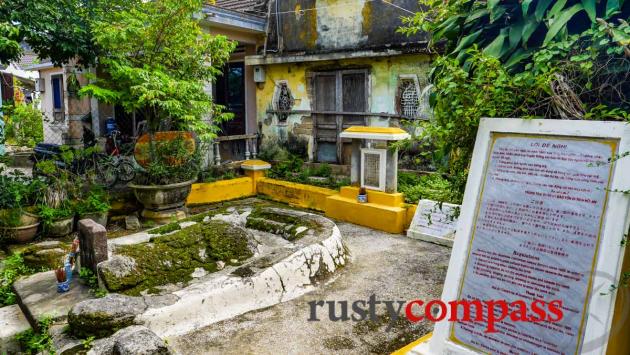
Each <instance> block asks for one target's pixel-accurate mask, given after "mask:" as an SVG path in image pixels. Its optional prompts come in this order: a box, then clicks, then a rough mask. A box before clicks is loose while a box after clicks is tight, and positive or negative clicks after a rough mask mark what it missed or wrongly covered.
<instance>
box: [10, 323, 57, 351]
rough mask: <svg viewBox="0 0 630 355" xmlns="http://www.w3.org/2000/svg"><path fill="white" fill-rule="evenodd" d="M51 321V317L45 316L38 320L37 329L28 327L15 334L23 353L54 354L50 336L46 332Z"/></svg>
mask: <svg viewBox="0 0 630 355" xmlns="http://www.w3.org/2000/svg"><path fill="white" fill-rule="evenodd" d="M52 323H53V320H52V318H50V317H45V318H43V319H41V320H39V331H35V330H33V329H29V330H26V331H24V332H21V333H18V334H17V335H16V336H15V339H16V340H17V341H18V342H19V343H20V347H21V348H22V351H23V352H24V353H25V354H45V353H49V354H55V347H54V345H53V340H52V337H51V336H50V334H48V330H49V329H50V326H51V325H52Z"/></svg>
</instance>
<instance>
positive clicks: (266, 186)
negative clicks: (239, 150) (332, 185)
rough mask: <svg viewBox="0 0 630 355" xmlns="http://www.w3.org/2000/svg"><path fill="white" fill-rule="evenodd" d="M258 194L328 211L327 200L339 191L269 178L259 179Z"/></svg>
mask: <svg viewBox="0 0 630 355" xmlns="http://www.w3.org/2000/svg"><path fill="white" fill-rule="evenodd" d="M257 189H258V193H260V194H263V195H265V196H267V197H268V198H270V199H272V200H274V201H279V202H284V203H288V204H291V205H294V206H299V207H304V208H309V209H312V210H316V211H325V210H326V198H327V197H328V196H332V195H335V194H337V191H335V190H331V189H326V188H323V187H317V186H310V185H304V184H297V183H293V182H289V181H282V180H275V179H269V178H261V179H258V183H257Z"/></svg>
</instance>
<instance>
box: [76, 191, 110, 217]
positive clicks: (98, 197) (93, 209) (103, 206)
mask: <svg viewBox="0 0 630 355" xmlns="http://www.w3.org/2000/svg"><path fill="white" fill-rule="evenodd" d="M110 208H111V206H110V204H109V198H108V196H107V192H106V191H105V190H104V189H103V188H102V187H101V186H99V185H90V186H89V188H88V190H87V191H86V192H84V193H83V196H82V197H81V198H80V199H79V201H77V203H76V206H75V211H76V213H77V215H78V216H79V219H80V220H81V219H87V218H89V219H91V220H93V221H94V222H96V223H98V224H100V225H102V226H103V227H106V226H107V215H108V212H109V209H110Z"/></svg>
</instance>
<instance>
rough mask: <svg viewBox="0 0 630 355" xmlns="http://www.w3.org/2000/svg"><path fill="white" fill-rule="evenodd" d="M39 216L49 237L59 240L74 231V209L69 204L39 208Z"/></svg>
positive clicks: (41, 206)
mask: <svg viewBox="0 0 630 355" xmlns="http://www.w3.org/2000/svg"><path fill="white" fill-rule="evenodd" d="M39 216H40V217H41V222H42V224H43V232H44V234H45V235H46V236H48V237H53V238H59V237H65V236H66V235H68V234H70V233H72V232H73V231H74V208H73V206H72V205H71V204H69V203H64V204H62V205H61V206H59V207H57V208H55V207H49V206H46V205H40V206H39Z"/></svg>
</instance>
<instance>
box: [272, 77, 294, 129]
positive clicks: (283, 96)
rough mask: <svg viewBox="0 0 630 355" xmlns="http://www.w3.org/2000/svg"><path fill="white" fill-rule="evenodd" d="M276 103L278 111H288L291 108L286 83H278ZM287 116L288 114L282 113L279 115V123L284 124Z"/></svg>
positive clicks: (291, 98) (291, 102)
mask: <svg viewBox="0 0 630 355" xmlns="http://www.w3.org/2000/svg"><path fill="white" fill-rule="evenodd" d="M278 90H279V91H278V101H277V102H276V105H277V107H278V110H279V111H290V110H291V108H292V107H293V102H294V101H293V96H291V91H290V90H289V86H288V85H287V83H280V84H279V89H278ZM288 116H289V114H288V112H282V113H281V114H280V122H285V121H286V120H287V117H288Z"/></svg>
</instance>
